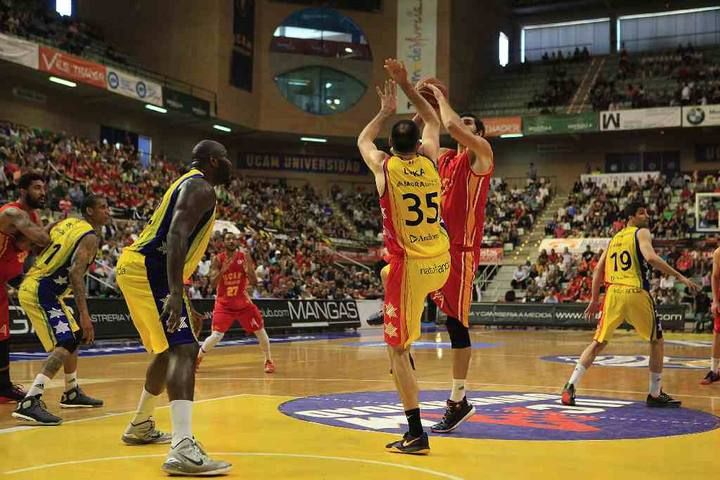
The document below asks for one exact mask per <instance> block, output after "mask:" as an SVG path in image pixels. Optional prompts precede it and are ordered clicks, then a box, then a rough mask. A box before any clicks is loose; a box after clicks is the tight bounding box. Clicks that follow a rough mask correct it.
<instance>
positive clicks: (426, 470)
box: [3, 452, 464, 480]
mask: <svg viewBox="0 0 720 480" xmlns="http://www.w3.org/2000/svg"><path fill="white" fill-rule="evenodd" d="M210 455H219V456H234V457H285V458H307V459H311V460H330V461H341V462H354V463H365V464H369V465H382V466H383V467H394V468H401V469H404V470H412V471H415V472H421V473H425V474H429V475H432V476H435V477H440V478H446V479H448V480H464V479H463V478H462V477H457V476H455V475H450V474H448V473H443V472H438V471H435V470H430V469H429V468H421V467H415V466H413V465H404V464H401V463H390V462H381V461H379V460H367V459H363V458H349V457H334V456H328V455H310V454H303V453H273V452H257V453H256V452H247V453H246V452H210ZM166 456H167V454H148V455H125V456H119V457H101V458H88V459H85V460H70V461H67V462H59V463H47V464H44V465H33V466H32V467H27V468H20V469H16V470H8V471H6V472H3V473H4V474H5V475H12V474H15V473H25V472H31V471H34V470H43V469H46V468H54V467H63V466H66V465H80V464H83V463H95V462H107V461H112V460H134V459H141V458H163V457H166Z"/></svg>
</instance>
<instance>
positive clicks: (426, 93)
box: [415, 77, 448, 108]
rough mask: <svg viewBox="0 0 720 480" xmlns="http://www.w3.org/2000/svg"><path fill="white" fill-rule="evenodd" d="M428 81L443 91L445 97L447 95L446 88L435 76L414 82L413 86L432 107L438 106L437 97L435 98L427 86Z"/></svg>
mask: <svg viewBox="0 0 720 480" xmlns="http://www.w3.org/2000/svg"><path fill="white" fill-rule="evenodd" d="M428 83H432V84H433V85H435V86H436V87H437V88H439V89H440V91H441V92H443V94H444V95H445V97H447V96H448V88H447V86H446V85H445V84H444V83H443V82H442V81H441V80H438V79H437V78H434V77H433V78H427V79H424V80H420V81H419V82H418V83H417V84H416V86H415V88H417V89H418V92H420V95H422V96H423V98H425V100H427V101H428V103H429V104H430V105H432V106H433V108H438V102H437V99H436V98H435V95H433V92H432V90H431V89H430V88H429V87H428V86H427V84H428Z"/></svg>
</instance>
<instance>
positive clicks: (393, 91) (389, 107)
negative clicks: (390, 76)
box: [375, 80, 397, 115]
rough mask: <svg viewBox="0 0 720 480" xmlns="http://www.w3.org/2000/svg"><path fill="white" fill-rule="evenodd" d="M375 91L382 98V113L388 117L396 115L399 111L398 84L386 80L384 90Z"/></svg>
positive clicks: (378, 88) (377, 88)
mask: <svg viewBox="0 0 720 480" xmlns="http://www.w3.org/2000/svg"><path fill="white" fill-rule="evenodd" d="M375 89H376V90H377V94H378V97H380V111H381V112H383V113H384V114H386V115H394V114H395V111H396V110H397V84H396V83H395V82H394V81H393V80H385V85H384V86H383V88H380V87H375Z"/></svg>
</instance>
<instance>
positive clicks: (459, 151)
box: [421, 82, 495, 433]
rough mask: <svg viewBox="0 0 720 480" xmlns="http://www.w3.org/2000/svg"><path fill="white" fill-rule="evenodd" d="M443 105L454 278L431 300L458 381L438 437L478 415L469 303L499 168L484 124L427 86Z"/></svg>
mask: <svg viewBox="0 0 720 480" xmlns="http://www.w3.org/2000/svg"><path fill="white" fill-rule="evenodd" d="M423 88H429V89H430V90H431V91H432V93H433V95H434V96H435V99H436V101H437V104H438V109H439V112H440V119H441V120H442V123H443V125H444V126H445V128H446V129H447V131H448V133H450V136H452V138H453V139H454V140H455V141H456V142H457V148H456V149H455V150H452V149H441V151H440V157H439V159H438V173H439V174H440V178H441V180H442V197H441V212H442V219H443V222H444V223H445V227H446V228H447V231H448V234H449V236H450V259H451V261H450V277H449V278H448V281H447V283H445V286H444V287H443V288H441V289H440V290H438V291H437V292H434V293H433V295H432V299H433V300H434V301H435V303H436V304H437V305H438V307H439V308H440V309H441V310H442V311H443V312H445V314H446V315H447V320H446V322H445V326H446V327H447V331H448V334H449V335H450V344H451V346H452V351H453V372H452V373H453V381H452V390H451V392H450V398H449V399H448V401H447V408H446V410H445V415H444V416H443V418H442V420H441V421H440V422H439V423H437V424H436V425H434V426H433V427H432V431H433V432H436V433H448V432H451V431H453V430H455V429H456V428H457V427H458V426H460V424H462V423H463V422H464V421H465V420H467V419H468V418H470V417H471V416H472V415H473V413H475V407H473V406H472V405H471V404H470V403H468V401H467V396H466V391H465V380H466V379H467V374H468V369H469V368H470V358H471V351H472V347H471V343H470V331H469V327H470V321H469V316H470V302H471V301H472V287H473V281H474V280H475V272H476V271H477V268H478V265H479V262H480V245H481V244H482V239H483V227H484V224H485V204H486V202H487V196H488V192H489V190H490V178H491V177H492V174H493V170H494V168H495V164H494V161H493V151H492V147H491V146H490V143H488V141H487V140H485V138H484V136H485V126H484V125H483V123H482V122H481V121H480V120H479V119H478V118H477V117H475V116H474V115H472V114H463V115H458V114H457V113H456V112H455V111H454V110H453V109H452V107H451V106H450V103H449V102H448V99H447V98H446V96H445V94H444V93H443V92H442V91H441V90H440V89H439V88H438V87H436V86H435V85H433V84H432V83H430V82H426V83H425V84H424V85H423V86H422V87H421V90H422V89H423Z"/></svg>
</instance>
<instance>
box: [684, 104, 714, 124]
mask: <svg viewBox="0 0 720 480" xmlns="http://www.w3.org/2000/svg"><path fill="white" fill-rule="evenodd" d="M682 112H683V113H682V120H683V124H682V126H683V127H708V126H713V125H720V105H696V106H688V107H683V109H682Z"/></svg>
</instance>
